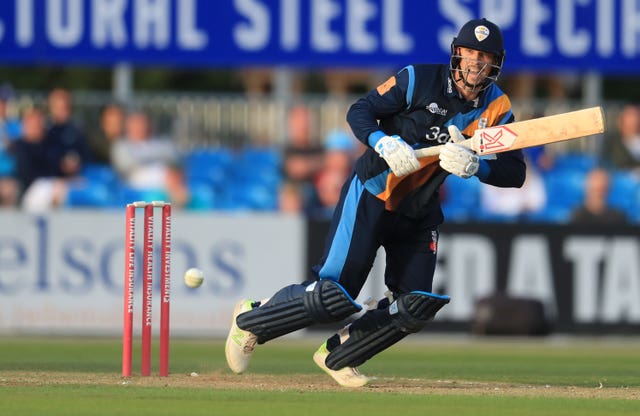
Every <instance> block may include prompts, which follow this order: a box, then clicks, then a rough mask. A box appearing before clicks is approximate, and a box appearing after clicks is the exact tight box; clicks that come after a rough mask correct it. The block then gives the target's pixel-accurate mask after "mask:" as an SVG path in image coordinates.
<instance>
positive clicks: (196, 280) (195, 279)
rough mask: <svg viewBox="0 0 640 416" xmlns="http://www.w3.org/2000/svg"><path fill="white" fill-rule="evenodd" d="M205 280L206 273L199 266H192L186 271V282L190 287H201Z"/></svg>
mask: <svg viewBox="0 0 640 416" xmlns="http://www.w3.org/2000/svg"><path fill="white" fill-rule="evenodd" d="M203 281H204V273H203V272H202V270H200V269H198V268H195V267H193V268H191V269H189V270H187V271H186V272H185V273H184V284H185V285H187V286H189V287H193V288H195V287H199V286H200V285H201V284H202V282H203Z"/></svg>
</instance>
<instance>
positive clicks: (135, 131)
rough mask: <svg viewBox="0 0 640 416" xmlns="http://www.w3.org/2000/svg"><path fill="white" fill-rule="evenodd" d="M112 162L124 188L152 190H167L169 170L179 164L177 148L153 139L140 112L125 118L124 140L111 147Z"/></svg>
mask: <svg viewBox="0 0 640 416" xmlns="http://www.w3.org/2000/svg"><path fill="white" fill-rule="evenodd" d="M111 160H112V162H113V166H114V168H115V169H116V171H117V172H118V174H119V175H120V177H121V178H122V179H123V180H124V181H125V183H126V184H127V185H129V186H131V187H132V188H136V189H154V190H160V189H162V190H166V189H167V180H168V177H169V175H168V173H169V168H170V167H171V166H172V165H176V164H178V163H179V161H180V160H179V154H178V150H177V149H176V147H175V146H174V145H173V144H172V143H171V141H169V140H168V139H164V138H159V137H156V136H153V134H152V129H151V124H150V121H149V118H148V116H147V115H146V114H145V113H143V112H140V111H136V112H133V113H130V114H129V115H127V117H126V119H125V136H124V139H123V140H119V141H118V142H116V143H115V144H114V145H113V146H112V148H111Z"/></svg>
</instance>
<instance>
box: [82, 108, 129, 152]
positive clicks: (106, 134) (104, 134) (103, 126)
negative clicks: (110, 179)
mask: <svg viewBox="0 0 640 416" xmlns="http://www.w3.org/2000/svg"><path fill="white" fill-rule="evenodd" d="M123 134H124V110H123V108H122V107H121V106H120V105H119V104H116V103H110V104H107V105H106V106H104V108H102V111H100V124H99V128H98V130H97V131H96V132H94V133H93V134H92V135H91V136H90V137H89V147H90V149H91V154H92V160H93V161H94V162H95V163H100V164H105V165H108V164H111V147H112V146H113V144H114V143H115V142H117V141H118V140H120V139H121V138H122V136H123Z"/></svg>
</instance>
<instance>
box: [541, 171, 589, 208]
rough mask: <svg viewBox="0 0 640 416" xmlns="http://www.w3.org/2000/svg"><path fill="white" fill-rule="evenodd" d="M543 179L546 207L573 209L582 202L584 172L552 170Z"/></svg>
mask: <svg viewBox="0 0 640 416" xmlns="http://www.w3.org/2000/svg"><path fill="white" fill-rule="evenodd" d="M543 178H544V183H545V188H546V190H547V204H548V205H551V206H557V207H567V208H569V209H573V208H575V207H576V206H578V205H580V204H581V203H582V201H583V200H584V186H585V178H586V172H585V171H582V170H564V169H563V170H557V169H553V170H551V171H549V172H546V173H545V174H544V176H543Z"/></svg>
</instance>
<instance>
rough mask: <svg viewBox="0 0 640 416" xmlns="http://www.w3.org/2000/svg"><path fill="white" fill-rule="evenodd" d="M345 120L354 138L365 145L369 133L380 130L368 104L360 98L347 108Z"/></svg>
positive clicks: (367, 141) (367, 143)
mask: <svg viewBox="0 0 640 416" xmlns="http://www.w3.org/2000/svg"><path fill="white" fill-rule="evenodd" d="M347 122H348V123H349V126H350V127H351V130H352V131H353V134H354V135H355V136H356V138H357V139H358V140H360V141H361V142H362V143H364V144H365V145H367V146H368V145H369V136H370V135H371V133H374V132H376V131H379V130H380V126H378V120H377V119H376V117H375V115H374V114H373V113H372V112H371V109H370V106H369V105H368V104H367V103H366V101H365V100H364V99H362V98H361V99H359V100H358V101H356V102H355V103H354V104H353V105H351V107H350V108H349V111H348V112H347Z"/></svg>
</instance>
